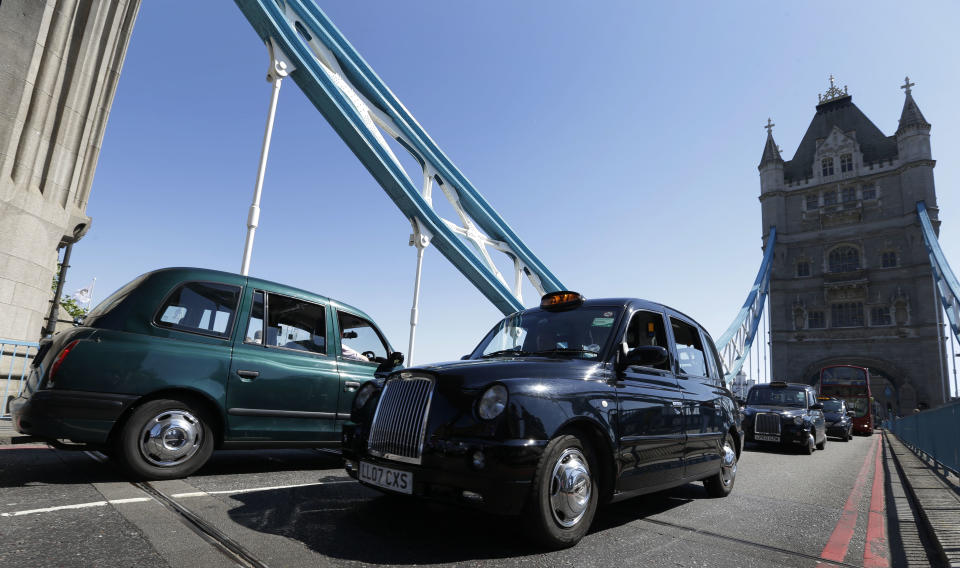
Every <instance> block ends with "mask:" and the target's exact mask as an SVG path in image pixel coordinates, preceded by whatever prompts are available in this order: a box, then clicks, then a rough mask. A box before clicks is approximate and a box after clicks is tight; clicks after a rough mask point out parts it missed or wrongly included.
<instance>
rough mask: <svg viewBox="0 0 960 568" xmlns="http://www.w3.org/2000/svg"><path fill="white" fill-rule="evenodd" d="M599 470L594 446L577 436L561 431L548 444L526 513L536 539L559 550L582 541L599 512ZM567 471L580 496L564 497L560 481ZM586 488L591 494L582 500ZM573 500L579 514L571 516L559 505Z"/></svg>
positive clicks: (575, 510) (539, 464)
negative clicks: (560, 491)
mask: <svg viewBox="0 0 960 568" xmlns="http://www.w3.org/2000/svg"><path fill="white" fill-rule="evenodd" d="M584 466H585V468H586V470H585V472H586V477H584V475H583V474H584V469H583V467H584ZM599 471H600V470H599V467H598V466H597V460H596V458H595V457H594V454H593V451H592V450H591V448H590V446H588V445H586V444H584V443H583V442H582V441H581V440H580V438H578V437H577V436H575V435H571V434H566V435H561V436H558V437H557V438H554V439H553V440H551V441H550V443H549V444H547V447H546V448H545V449H544V452H543V455H542V456H541V457H540V462H539V463H538V464H537V469H536V473H534V476H533V484H532V486H531V488H530V489H531V491H530V501H529V502H528V503H527V506H526V507H525V509H524V513H523V516H524V520H525V523H524V524H525V525H526V527H527V530H528V531H529V532H530V535H531V536H532V537H533V538H534V539H535V540H536V541H538V542H540V543H541V544H543V545H544V546H546V547H549V548H551V549H555V550H558V549H562V548H569V547H571V546H574V545H576V544H577V543H578V542H580V539H582V538H583V537H584V535H585V534H587V531H588V530H589V529H590V525H591V524H592V523H593V517H594V515H595V514H596V512H597V499H598V495H599V487H598V486H597V478H596V476H595V475H594V472H596V473H599ZM563 474H566V478H567V480H568V481H571V480H572V481H574V482H575V485H574V487H573V489H575V493H576V494H577V497H573V498H571V497H568V498H566V499H563V498H562V497H561V496H560V495H559V491H558V489H559V488H558V485H557V481H559V477H560V476H562V475H563ZM584 482H585V483H586V484H585V485H584ZM585 491H589V495H587V496H586V502H585V503H582V497H583V493H584V492H585ZM571 499H572V500H571ZM571 503H572V506H571V507H570V510H571V511H572V512H573V513H576V514H577V516H576V517H574V518H573V519H567V517H566V516H565V515H564V511H558V510H557V509H558V508H560V509H562V508H563V505H569V504H571ZM581 507H582V510H581ZM563 521H566V522H569V523H570V526H564V524H566V523H564V524H561V522H563Z"/></svg>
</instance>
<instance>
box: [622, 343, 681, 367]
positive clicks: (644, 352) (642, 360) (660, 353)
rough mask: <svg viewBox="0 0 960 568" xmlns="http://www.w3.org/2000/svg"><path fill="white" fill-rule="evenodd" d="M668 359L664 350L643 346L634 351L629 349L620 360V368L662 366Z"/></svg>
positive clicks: (667, 354) (655, 346)
mask: <svg viewBox="0 0 960 568" xmlns="http://www.w3.org/2000/svg"><path fill="white" fill-rule="evenodd" d="M669 359H670V354H669V353H668V352H667V350H666V348H664V347H661V346H659V345H643V346H640V347H637V348H636V349H631V350H630V351H629V352H628V353H627V354H626V355H625V356H624V357H623V358H622V359H621V361H622V365H621V368H627V367H632V366H634V365H637V366H640V367H656V366H657V365H662V364H663V363H666V362H667V361H668V360H669Z"/></svg>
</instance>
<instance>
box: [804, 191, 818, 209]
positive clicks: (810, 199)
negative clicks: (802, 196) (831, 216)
mask: <svg viewBox="0 0 960 568" xmlns="http://www.w3.org/2000/svg"><path fill="white" fill-rule="evenodd" d="M819 202H820V197H819V196H818V195H816V194H813V195H808V196H807V211H813V210H814V209H816V208H817V207H819Z"/></svg>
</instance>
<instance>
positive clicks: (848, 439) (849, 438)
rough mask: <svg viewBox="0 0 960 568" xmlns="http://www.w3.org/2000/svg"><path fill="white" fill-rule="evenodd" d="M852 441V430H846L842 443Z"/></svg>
mask: <svg viewBox="0 0 960 568" xmlns="http://www.w3.org/2000/svg"><path fill="white" fill-rule="evenodd" d="M852 439H853V429H852V428H851V429H850V430H847V433H846V434H844V435H843V441H844V442H849V441H850V440H852Z"/></svg>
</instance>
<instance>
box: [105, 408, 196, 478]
mask: <svg viewBox="0 0 960 568" xmlns="http://www.w3.org/2000/svg"><path fill="white" fill-rule="evenodd" d="M213 445H214V439H213V432H212V431H211V429H210V420H209V419H208V418H207V416H206V414H205V413H204V412H203V410H202V409H201V408H199V407H194V405H191V404H188V403H186V402H183V401H179V400H167V399H160V400H151V401H149V402H146V403H144V404H143V405H141V406H140V407H139V408H137V409H136V410H134V411H133V413H132V414H131V415H130V417H129V418H128V419H127V421H126V422H125V423H124V425H123V429H122V431H121V432H120V435H119V436H118V439H117V444H116V454H117V456H116V457H118V458H120V460H121V461H122V462H123V464H124V465H125V466H126V467H127V469H128V470H130V473H132V474H133V475H134V476H135V477H137V478H140V479H177V478H180V477H186V476H188V475H190V474H191V473H193V472H194V471H196V470H198V469H200V467H201V466H202V465H203V464H204V463H206V461H207V459H209V458H210V454H212V453H213Z"/></svg>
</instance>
